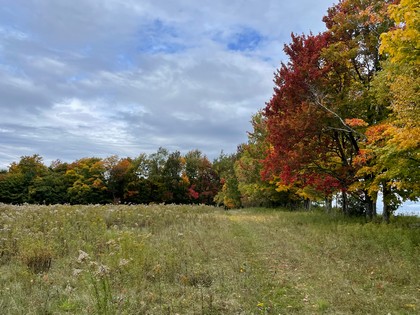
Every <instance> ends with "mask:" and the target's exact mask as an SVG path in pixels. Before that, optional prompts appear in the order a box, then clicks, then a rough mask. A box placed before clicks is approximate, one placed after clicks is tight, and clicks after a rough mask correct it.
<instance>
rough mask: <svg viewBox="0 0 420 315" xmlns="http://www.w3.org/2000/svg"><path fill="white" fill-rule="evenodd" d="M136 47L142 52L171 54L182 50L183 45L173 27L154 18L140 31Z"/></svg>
mask: <svg viewBox="0 0 420 315" xmlns="http://www.w3.org/2000/svg"><path fill="white" fill-rule="evenodd" d="M138 49H139V51H140V52H144V53H152V54H153V53H168V54H173V53H177V52H179V51H182V50H184V49H185V45H184V44H183V43H182V40H181V38H180V36H179V34H178V32H177V30H176V28H175V27H173V26H170V25H168V24H165V23H164V22H162V21H161V20H159V19H156V20H154V21H153V22H152V23H150V24H149V25H147V26H146V27H144V28H142V30H141V31H140V34H139V44H138Z"/></svg>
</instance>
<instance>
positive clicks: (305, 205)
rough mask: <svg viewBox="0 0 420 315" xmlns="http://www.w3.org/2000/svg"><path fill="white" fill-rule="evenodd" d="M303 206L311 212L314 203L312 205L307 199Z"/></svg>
mask: <svg viewBox="0 0 420 315" xmlns="http://www.w3.org/2000/svg"><path fill="white" fill-rule="evenodd" d="M303 205H304V207H305V209H306V210H308V211H309V210H311V205H312V203H311V200H310V199H308V198H305V200H304V201H303Z"/></svg>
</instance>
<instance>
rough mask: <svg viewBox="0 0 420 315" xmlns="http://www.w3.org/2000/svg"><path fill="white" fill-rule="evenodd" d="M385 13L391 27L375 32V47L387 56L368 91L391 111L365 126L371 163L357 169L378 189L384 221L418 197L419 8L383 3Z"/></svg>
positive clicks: (408, 3)
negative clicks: (377, 40) (377, 39)
mask: <svg viewBox="0 0 420 315" xmlns="http://www.w3.org/2000/svg"><path fill="white" fill-rule="evenodd" d="M388 15H389V17H390V18H391V19H392V20H393V22H394V23H395V27H394V28H393V29H391V30H389V31H388V32H385V33H383V34H382V35H381V39H382V44H381V46H380V51H381V52H382V54H383V56H384V59H385V58H387V60H386V61H384V62H383V63H382V66H383V70H382V71H381V72H380V73H379V74H378V75H377V76H376V78H375V81H374V89H373V93H372V94H373V95H374V97H375V98H376V100H377V103H379V104H384V105H385V106H387V108H388V109H390V110H391V115H390V116H389V117H388V119H387V120H386V121H384V122H383V123H382V124H381V125H380V126H372V127H370V128H369V130H368V132H369V144H370V145H369V147H368V150H369V151H368V154H369V157H370V159H371V160H374V162H375V163H374V167H370V168H369V167H365V168H364V169H363V171H365V172H374V173H375V174H376V176H375V178H374V180H373V181H372V184H371V187H370V188H371V190H374V189H381V190H382V193H383V201H384V203H383V216H384V219H385V221H387V222H389V217H390V214H391V213H392V211H393V210H395V209H396V208H397V207H398V205H399V203H400V202H401V199H402V200H407V199H410V200H418V198H419V196H420V184H419V183H420V172H419V167H420V124H419V121H420V107H419V103H420V52H419V51H420V7H419V4H418V2H417V1H412V0H401V1H399V2H398V3H396V4H394V5H391V6H389V9H388ZM397 196H399V197H400V198H398V197H397Z"/></svg>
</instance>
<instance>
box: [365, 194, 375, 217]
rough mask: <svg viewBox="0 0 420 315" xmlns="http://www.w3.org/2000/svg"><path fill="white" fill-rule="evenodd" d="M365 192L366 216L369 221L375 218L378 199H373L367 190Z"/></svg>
mask: <svg viewBox="0 0 420 315" xmlns="http://www.w3.org/2000/svg"><path fill="white" fill-rule="evenodd" d="M364 194H365V204H366V216H367V218H368V220H369V221H372V220H373V216H374V212H376V211H375V210H374V208H375V203H376V201H374V200H373V198H372V197H371V196H370V195H369V194H368V192H367V191H364Z"/></svg>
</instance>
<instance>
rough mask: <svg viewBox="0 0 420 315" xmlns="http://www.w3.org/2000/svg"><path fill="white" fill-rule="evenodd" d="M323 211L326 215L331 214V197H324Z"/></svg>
mask: <svg viewBox="0 0 420 315" xmlns="http://www.w3.org/2000/svg"><path fill="white" fill-rule="evenodd" d="M325 211H326V212H327V213H331V211H332V197H331V196H326V197H325Z"/></svg>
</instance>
